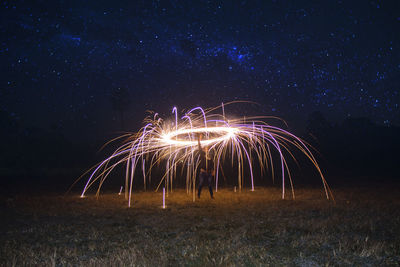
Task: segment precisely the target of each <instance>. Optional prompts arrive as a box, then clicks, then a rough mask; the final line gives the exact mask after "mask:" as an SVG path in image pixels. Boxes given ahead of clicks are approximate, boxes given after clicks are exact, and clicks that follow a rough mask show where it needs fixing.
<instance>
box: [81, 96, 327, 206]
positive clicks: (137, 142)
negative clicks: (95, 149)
mask: <svg viewBox="0 0 400 267" xmlns="http://www.w3.org/2000/svg"><path fill="white" fill-rule="evenodd" d="M232 103H233V102H232ZM232 103H228V104H232ZM226 105H227V104H226ZM226 105H225V106H226ZM218 109H222V114H221V113H217V112H216V111H217V110H218ZM172 113H174V114H175V121H173V122H168V121H164V120H163V119H161V118H160V117H159V116H158V114H157V113H155V114H154V115H152V116H149V117H147V118H146V119H145V120H144V122H145V126H144V127H143V128H142V129H140V131H139V132H137V133H133V134H127V135H123V136H121V137H119V138H126V141H125V143H124V144H123V145H121V146H120V147H119V148H118V149H117V150H115V151H114V153H112V155H111V156H109V157H108V158H106V159H105V160H104V161H102V162H100V163H99V164H98V165H96V166H94V167H93V168H92V169H91V170H89V171H91V174H90V177H89V179H88V180H87V182H86V184H85V187H84V189H83V192H82V195H81V196H82V197H83V196H84V194H85V193H86V191H87V190H88V189H89V188H90V187H91V186H92V185H93V184H95V183H96V182H99V186H98V189H97V195H98V194H99V193H100V189H101V186H102V185H103V183H104V181H105V179H106V178H107V177H108V176H109V175H110V173H111V172H112V171H113V170H114V169H115V168H116V167H117V166H118V165H121V164H123V165H125V198H126V199H127V200H128V206H131V199H132V189H133V182H134V177H135V176H138V172H140V170H141V176H142V178H143V183H144V187H145V188H146V183H147V182H148V181H151V172H152V169H154V168H155V167H158V168H160V167H161V166H160V165H161V164H165V167H162V168H165V169H164V170H165V172H164V174H163V175H162V177H160V181H159V184H158V187H157V190H158V188H159V187H160V185H161V184H163V183H164V187H165V188H166V190H167V194H168V191H171V190H172V185H173V181H174V180H175V179H176V178H177V171H178V170H180V171H181V173H182V175H180V177H185V178H186V190H187V193H188V194H190V193H192V194H193V201H194V200H195V191H196V173H197V171H198V168H199V164H200V159H199V154H198V153H197V151H198V135H199V134H202V135H203V136H204V137H203V138H202V140H201V141H200V143H201V146H202V147H208V148H209V149H208V151H210V155H212V157H213V159H214V170H216V172H215V191H218V178H219V176H220V170H222V163H223V162H224V161H225V160H228V161H230V162H231V164H232V166H233V165H235V166H237V170H238V187H239V190H241V188H242V187H243V185H244V180H245V179H250V182H251V190H252V191H254V175H253V165H254V164H255V162H258V163H259V164H258V165H259V167H260V170H261V174H263V173H265V172H266V170H267V169H270V170H271V171H270V173H271V175H272V178H273V179H274V177H273V175H274V172H275V171H274V170H277V169H279V173H280V174H281V181H282V198H285V190H286V189H285V185H286V179H287V178H288V180H289V183H290V188H291V192H292V197H293V198H294V197H295V194H294V189H293V181H292V177H291V173H290V169H289V165H288V160H287V157H291V158H293V159H294V160H295V161H296V158H295V157H294V154H293V152H292V150H294V149H297V150H298V151H300V152H301V154H303V155H304V156H305V157H306V158H308V160H310V162H311V163H312V164H313V166H314V167H315V168H316V170H317V171H318V173H319V176H320V178H321V181H322V184H323V187H324V190H325V195H326V198H327V199H330V198H332V199H333V195H332V193H331V191H330V189H329V186H328V184H327V182H326V180H325V178H324V176H323V174H322V171H321V169H320V167H319V165H318V163H317V161H316V159H315V157H314V155H313V154H312V153H311V151H310V148H309V147H308V145H307V144H306V143H305V142H304V141H303V140H301V139H300V138H299V137H297V136H295V135H293V134H292V133H290V132H288V131H286V130H284V129H281V128H278V127H275V126H272V125H270V124H268V123H267V122H266V120H269V119H279V118H276V117H266V116H257V117H248V118H246V119H229V120H228V119H227V118H226V117H225V109H224V104H222V105H221V106H218V107H215V108H210V109H203V108H201V107H196V108H193V109H191V110H189V111H188V112H186V113H185V114H184V116H183V117H182V118H181V119H180V120H178V111H177V108H176V107H174V108H173V110H172ZM119 138H117V139H119ZM115 140H116V139H114V140H112V141H115ZM162 166H163V165H162ZM246 168H247V169H246ZM245 170H248V171H245ZM246 174H247V175H246ZM248 176H249V177H248Z"/></svg>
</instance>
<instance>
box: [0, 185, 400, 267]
mask: <svg viewBox="0 0 400 267" xmlns="http://www.w3.org/2000/svg"><path fill="white" fill-rule="evenodd" d="M118 189H119V188H118ZM116 191H119V190H116ZM397 193H398V186H393V187H391V188H390V187H387V188H381V189H379V188H375V187H367V188H365V187H362V188H355V189H354V188H352V189H337V190H335V195H336V197H337V203H336V205H335V204H333V203H332V202H329V201H327V200H326V199H324V198H323V197H322V196H323V192H321V190H320V189H301V188H299V189H298V190H297V199H296V200H282V199H280V188H256V191H255V192H249V191H246V190H244V191H242V193H234V192H233V190H232V189H231V188H230V189H229V190H228V189H221V190H220V191H219V192H218V193H217V194H215V197H216V198H215V200H210V199H209V195H208V192H206V191H205V192H204V194H202V198H201V199H200V200H199V201H196V202H194V203H193V202H192V201H191V198H190V197H188V195H187V194H186V191H185V190H183V189H181V190H175V191H173V193H172V194H170V195H169V197H168V199H167V209H165V210H163V209H162V208H161V204H162V198H161V197H162V195H161V193H154V192H135V194H134V195H133V202H134V205H135V209H129V208H127V207H126V206H124V205H122V204H123V203H124V201H125V200H124V197H123V196H118V192H115V193H113V194H110V193H105V194H104V195H101V196H100V198H99V199H98V200H96V198H95V197H94V196H90V195H89V196H88V197H86V198H84V199H80V198H79V197H78V196H68V197H65V198H63V197H58V196H37V197H24V196H16V197H15V198H13V199H8V200H4V204H5V205H2V214H4V215H5V216H4V217H3V218H4V219H2V228H1V229H2V230H3V231H2V232H3V233H2V235H1V237H0V241H1V244H2V245H1V248H0V265H5V266H12V265H13V264H14V265H17V266H21V265H53V264H54V265H85V266H86V265H89V266H99V265H114V266H115V265H120V266H132V265H139V266H155V265H161V266H165V265H180V266H181V265H193V266H204V265H223V266H231V265H239V266H240V265H242V266H243V265H273V266H276V265H300V266H311V265H325V264H329V265H352V264H356V265H368V264H369V265H390V264H395V263H396V262H397V263H398V262H399V260H400V257H399V254H398V251H400V238H399V236H400V232H399V231H400V221H399V218H400V209H399V206H400V197H399V196H398V194H397Z"/></svg>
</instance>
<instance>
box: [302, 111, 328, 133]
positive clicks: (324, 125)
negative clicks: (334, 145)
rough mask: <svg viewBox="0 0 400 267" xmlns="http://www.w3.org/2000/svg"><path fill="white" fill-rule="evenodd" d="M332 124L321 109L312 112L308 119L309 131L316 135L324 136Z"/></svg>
mask: <svg viewBox="0 0 400 267" xmlns="http://www.w3.org/2000/svg"><path fill="white" fill-rule="evenodd" d="M329 128H330V125H329V123H328V121H327V120H326V119H325V117H324V115H322V113H321V112H320V111H314V112H312V113H311V114H310V115H309V117H308V120H307V131H308V132H309V133H311V134H312V135H314V136H316V137H319V138H320V137H323V136H324V135H326V134H327V133H328V131H329Z"/></svg>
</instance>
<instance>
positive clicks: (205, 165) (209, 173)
mask: <svg viewBox="0 0 400 267" xmlns="http://www.w3.org/2000/svg"><path fill="white" fill-rule="evenodd" d="M201 138H202V134H199V135H198V139H197V144H198V152H199V161H200V166H199V167H200V172H199V189H198V192H197V196H198V198H200V195H201V189H202V188H203V186H204V185H205V184H207V185H208V190H209V191H210V196H211V198H212V199H213V198H214V196H213V190H212V180H213V172H214V170H213V169H214V162H213V160H212V157H211V156H210V153H209V149H208V146H206V147H204V149H203V148H202V147H201V142H200V141H201Z"/></svg>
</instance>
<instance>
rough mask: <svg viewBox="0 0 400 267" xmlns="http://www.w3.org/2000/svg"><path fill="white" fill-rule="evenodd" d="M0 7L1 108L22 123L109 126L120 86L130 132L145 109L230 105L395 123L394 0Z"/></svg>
mask: <svg viewBox="0 0 400 267" xmlns="http://www.w3.org/2000/svg"><path fill="white" fill-rule="evenodd" d="M131 2H132V3H131ZM133 2H135V3H133ZM265 2H268V3H265ZM0 10H1V43H0V59H1V69H2V73H1V75H0V85H1V91H0V108H1V109H2V110H4V111H5V112H7V113H8V114H9V116H11V117H14V118H15V119H16V120H18V121H19V122H20V123H21V124H23V125H29V124H37V125H40V126H42V127H50V125H53V126H54V125H56V126H54V127H58V128H60V129H63V130H64V131H65V132H69V131H76V130H77V129H81V131H83V132H85V131H86V132H88V133H90V132H91V131H93V129H99V128H104V126H107V125H108V126H110V127H111V128H112V127H116V126H115V125H116V124H117V122H116V121H117V115H116V112H115V110H113V108H112V105H111V103H110V94H111V92H112V90H113V88H118V87H125V88H127V89H128V91H129V95H130V99H131V101H130V103H129V108H128V110H127V120H128V121H131V122H132V125H133V124H134V123H133V121H135V122H136V121H139V122H140V121H141V118H142V117H143V116H144V113H145V110H147V109H152V110H157V111H161V112H165V113H169V112H170V110H171V109H172V107H173V106H175V105H176V106H178V107H179V108H181V109H182V108H185V107H191V106H194V105H202V106H215V105H219V104H220V103H221V102H226V101H230V100H236V99H245V100H252V101H256V102H258V103H259V104H260V107H259V112H262V115H278V116H281V117H283V118H285V119H287V120H289V121H306V120H307V116H308V114H310V113H311V112H313V111H316V110H320V111H322V113H323V114H324V115H325V116H326V117H327V118H328V119H330V120H332V121H342V120H343V119H345V118H346V117H349V116H353V117H354V116H355V117H358V116H362V117H367V118H370V119H371V120H372V121H373V122H375V123H377V124H381V125H391V124H395V125H398V124H399V123H400V119H399V118H400V116H399V102H400V96H399V87H400V82H399V81H400V75H399V70H400V60H399V59H400V56H399V55H400V54H399V49H400V46H399V36H400V35H399V32H400V27H399V24H400V13H399V10H400V9H399V4H398V3H397V1H383V2H382V1H240V2H235V3H232V1H168V2H167V1H165V2H164V1H127V2H124V3H122V2H119V1H73V2H72V1H39V3H35V4H33V3H31V1H5V2H3V3H2V4H1V7H0ZM244 109H245V108H244ZM243 112H244V111H243V110H242V111H241V113H243ZM114 124H115V125H114ZM113 125H114V126H113ZM135 126H136V124H135ZM82 129H83V130H82ZM132 130H135V129H132Z"/></svg>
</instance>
